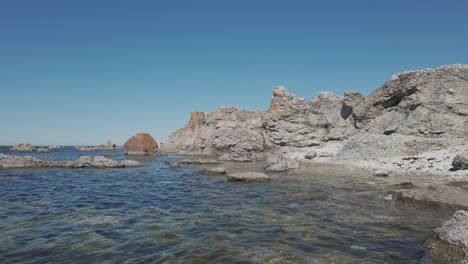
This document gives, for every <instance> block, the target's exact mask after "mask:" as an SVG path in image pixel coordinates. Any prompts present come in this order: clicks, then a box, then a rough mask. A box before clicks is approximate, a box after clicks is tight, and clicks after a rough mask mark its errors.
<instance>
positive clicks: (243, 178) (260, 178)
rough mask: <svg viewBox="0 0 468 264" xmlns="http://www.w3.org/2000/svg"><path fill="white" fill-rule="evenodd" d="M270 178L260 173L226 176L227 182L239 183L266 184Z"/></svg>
mask: <svg viewBox="0 0 468 264" xmlns="http://www.w3.org/2000/svg"><path fill="white" fill-rule="evenodd" d="M269 180H270V176H268V175H266V174H264V173H260V172H242V173H231V174H228V181H233V182H236V181H239V182H267V181H269Z"/></svg>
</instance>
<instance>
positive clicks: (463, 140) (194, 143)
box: [162, 65, 468, 175]
mask: <svg viewBox="0 0 468 264" xmlns="http://www.w3.org/2000/svg"><path fill="white" fill-rule="evenodd" d="M467 127H468V65H449V66H443V67H439V68H437V69H425V70H418V71H411V72H404V73H399V74H396V75H395V76H394V77H392V79H391V80H389V81H388V82H387V83H385V84H384V85H383V86H382V87H381V88H378V89H376V90H375V91H374V92H372V93H371V94H370V95H369V96H367V97H365V96H363V95H361V94H359V93H355V92H350V91H347V92H345V94H344V97H342V96H338V95H334V94H332V93H330V92H320V93H317V95H316V96H315V97H314V98H313V99H312V100H310V101H307V100H306V99H304V98H300V97H298V96H295V95H293V94H291V93H290V92H288V90H287V89H286V88H285V87H284V86H279V87H276V88H275V89H274V91H273V98H272V99H271V105H270V108H269V109H268V110H267V111H261V110H254V111H242V110H237V109H236V108H235V107H222V108H220V109H217V110H215V111H214V112H212V113H204V112H192V113H191V118H190V121H189V123H188V124H187V125H186V126H185V127H184V128H182V129H180V130H178V131H176V132H174V133H173V134H172V135H171V136H170V138H169V141H168V142H167V143H166V144H164V146H163V147H162V150H163V151H166V152H171V153H177V154H210V155H212V154H216V155H223V154H226V155H230V157H235V156H237V157H243V158H247V159H254V160H255V159H265V158H266V157H268V156H270V155H271V154H279V153H282V154H284V155H285V156H287V157H290V158H291V157H293V158H297V159H304V158H305V156H306V155H305V154H306V153H307V152H309V151H315V152H316V154H317V156H316V157H315V158H314V161H318V162H320V161H331V162H353V163H355V164H363V165H365V166H367V165H369V166H371V167H373V166H374V165H376V166H377V168H378V166H385V167H386V168H383V169H385V170H387V171H393V170H399V169H405V170H421V171H428V172H441V173H442V172H447V171H448V170H449V169H450V168H451V164H450V162H451V160H450V162H446V157H442V156H437V155H439V154H438V153H439V152H441V151H446V152H447V153H449V154H448V156H449V158H450V159H453V157H454V156H455V155H456V154H459V153H463V152H466V151H468V144H467V143H468V129H466V128H467ZM452 149H456V151H457V153H454V152H453V151H452ZM433 154H434V155H436V156H434V157H433V156H431V155H433ZM226 155H225V156H223V157H227V156H226ZM412 156H421V157H424V158H425V159H426V161H423V160H422V159H420V160H418V161H415V162H413V160H406V159H405V158H407V157H412ZM380 162H386V163H385V164H381V163H380ZM439 169H440V171H439ZM456 173H458V174H459V175H461V174H463V172H456Z"/></svg>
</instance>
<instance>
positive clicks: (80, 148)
mask: <svg viewBox="0 0 468 264" xmlns="http://www.w3.org/2000/svg"><path fill="white" fill-rule="evenodd" d="M116 148H117V146H116V145H115V144H114V143H112V141H111V140H108V141H107V142H106V144H102V145H99V146H93V147H90V146H78V147H75V149H76V150H78V151H94V150H99V149H116Z"/></svg>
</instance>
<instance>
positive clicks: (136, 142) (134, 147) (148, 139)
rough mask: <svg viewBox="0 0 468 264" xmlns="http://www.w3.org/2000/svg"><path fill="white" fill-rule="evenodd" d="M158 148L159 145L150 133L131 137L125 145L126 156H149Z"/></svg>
mask: <svg viewBox="0 0 468 264" xmlns="http://www.w3.org/2000/svg"><path fill="white" fill-rule="evenodd" d="M157 148H158V143H157V142H156V141H155V140H154V138H153V137H152V136H151V135H150V134H148V133H138V134H136V135H135V136H133V137H131V138H130V139H129V140H127V142H125V145H124V152H125V154H129V155H147V154H151V153H153V152H154V151H155V150H156V149H157Z"/></svg>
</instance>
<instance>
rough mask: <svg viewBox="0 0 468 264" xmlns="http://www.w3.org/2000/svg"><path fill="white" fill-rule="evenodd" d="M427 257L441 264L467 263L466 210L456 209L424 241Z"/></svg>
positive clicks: (467, 226) (467, 231)
mask: <svg viewBox="0 0 468 264" xmlns="http://www.w3.org/2000/svg"><path fill="white" fill-rule="evenodd" d="M426 249H427V252H428V257H429V258H430V259H431V260H433V261H435V263H441V264H449V263H450V264H466V263H468V211H464V210H459V211H456V212H455V214H453V216H452V217H451V218H450V219H449V220H447V221H445V222H443V223H442V225H441V226H440V227H438V228H436V229H435V230H434V232H432V233H431V234H430V236H429V239H428V240H427V241H426Z"/></svg>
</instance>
